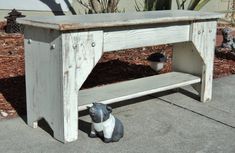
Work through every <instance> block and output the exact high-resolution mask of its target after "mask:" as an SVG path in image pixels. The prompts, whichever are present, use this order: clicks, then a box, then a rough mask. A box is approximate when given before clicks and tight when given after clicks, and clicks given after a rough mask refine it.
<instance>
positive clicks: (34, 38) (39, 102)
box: [24, 27, 64, 141]
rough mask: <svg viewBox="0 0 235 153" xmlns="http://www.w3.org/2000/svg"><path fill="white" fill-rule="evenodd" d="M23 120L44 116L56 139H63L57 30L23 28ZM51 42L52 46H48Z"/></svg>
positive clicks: (34, 123) (34, 120) (31, 122)
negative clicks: (24, 97)
mask: <svg viewBox="0 0 235 153" xmlns="http://www.w3.org/2000/svg"><path fill="white" fill-rule="evenodd" d="M24 32H25V43H24V44H25V62H26V63H25V68H26V75H25V77H26V95H27V123H28V125H29V126H31V127H33V128H36V127H37V122H38V120H40V119H42V118H44V119H45V120H46V121H47V123H48V124H49V125H50V127H51V128H52V129H53V131H54V136H55V138H56V139H58V140H60V141H63V140H64V131H63V127H62V126H63V125H64V121H63V118H64V113H63V98H62V96H63V95H62V90H63V89H62V86H61V84H62V80H61V74H62V61H61V57H62V54H61V50H62V47H61V46H62V44H61V36H60V33H59V31H55V30H49V29H43V28H35V27H26V28H25V31H24ZM52 46H53V47H52Z"/></svg>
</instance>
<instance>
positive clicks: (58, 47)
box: [25, 27, 103, 143]
mask: <svg viewBox="0 0 235 153" xmlns="http://www.w3.org/2000/svg"><path fill="white" fill-rule="evenodd" d="M102 41H103V32H102V31H101V32H100V31H98V32H73V33H64V34H61V33H60V32H58V31H56V30H48V29H44V28H35V27H26V28H25V61H26V64H25V66H26V95H27V123H28V125H29V126H31V127H33V128H36V127H37V122H38V121H39V120H40V119H45V120H46V122H47V123H48V125H49V126H50V128H51V129H52V130H53V133H54V138H55V139H57V140H59V141H61V142H63V143H66V142H71V141H75V140H77V137H78V98H79V97H78V91H79V89H80V87H81V86H82V84H83V83H84V81H85V80H86V78H87V76H88V75H89V73H90V72H91V71H92V69H93V67H94V66H95V64H96V63H97V62H98V60H99V59H100V57H101V55H102V49H103V47H102V45H103V42H102Z"/></svg>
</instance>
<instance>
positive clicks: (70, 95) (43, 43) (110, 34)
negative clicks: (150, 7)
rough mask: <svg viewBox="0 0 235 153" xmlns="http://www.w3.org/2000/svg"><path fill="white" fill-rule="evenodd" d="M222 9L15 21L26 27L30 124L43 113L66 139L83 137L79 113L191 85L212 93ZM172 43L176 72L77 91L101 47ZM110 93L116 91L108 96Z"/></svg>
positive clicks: (204, 93)
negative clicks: (93, 106)
mask: <svg viewBox="0 0 235 153" xmlns="http://www.w3.org/2000/svg"><path fill="white" fill-rule="evenodd" d="M220 17H222V15H221V14H215V13H205V12H193V11H158V12H154V11H153V12H138V13H120V14H93V15H78V16H57V17H27V18H21V19H18V20H17V21H18V23H21V24H24V25H25V31H24V32H25V60H26V63H25V65H26V90H27V118H28V119H27V122H28V125H29V126H31V127H34V128H36V127H37V121H38V120H40V119H42V118H44V119H45V120H46V121H47V122H48V124H49V125H50V127H51V128H52V130H53V132H54V137H55V138H56V139H58V140H60V141H62V142H64V143H65V142H71V141H74V140H76V139H77V137H78V110H84V109H86V106H87V105H89V104H91V103H92V102H103V103H106V104H108V103H113V102H117V101H122V100H126V99H130V98H135V97H139V96H143V95H148V94H152V93H155V92H159V91H164V90H169V89H173V88H178V87H182V86H186V85H191V84H192V85H193V86H194V87H195V89H196V90H197V91H198V92H199V94H200V97H201V101H202V102H207V101H210V100H211V97H212V75H213V73H212V71H213V58H214V46H215V36H216V26H217V19H218V18H220ZM169 43H170V44H173V70H174V72H171V73H167V74H162V75H157V76H152V77H146V78H142V79H137V80H132V81H127V82H121V83H117V84H112V85H107V86H103V87H96V88H92V89H87V90H81V91H79V89H80V87H81V86H82V84H83V83H84V81H85V80H86V78H87V77H88V75H89V74H90V72H91V71H92V69H93V68H94V66H95V65H96V64H97V62H98V60H99V59H100V58H101V56H102V54H103V53H104V52H108V51H113V50H120V49H127V48H135V47H141V46H151V45H159V44H169ZM109 93H112V94H109Z"/></svg>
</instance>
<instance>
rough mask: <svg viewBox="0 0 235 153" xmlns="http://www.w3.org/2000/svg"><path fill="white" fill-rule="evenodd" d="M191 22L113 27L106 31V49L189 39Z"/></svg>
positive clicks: (111, 49)
mask: <svg viewBox="0 0 235 153" xmlns="http://www.w3.org/2000/svg"><path fill="white" fill-rule="evenodd" d="M189 31H190V24H189V23H179V24H160V25H159V24H158V25H154V26H138V27H132V28H130V27H126V28H118V27H117V28H112V29H108V30H105V31H104V51H105V52H106V51H113V50H120V49H127V48H136V47H143V46H152V45H159V44H169V43H177V42H185V41H189V35H190V34H189Z"/></svg>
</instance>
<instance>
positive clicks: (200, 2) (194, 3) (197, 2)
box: [176, 0, 210, 11]
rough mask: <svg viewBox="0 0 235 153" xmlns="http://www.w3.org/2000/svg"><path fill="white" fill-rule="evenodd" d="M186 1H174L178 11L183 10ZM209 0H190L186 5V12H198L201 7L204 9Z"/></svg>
mask: <svg viewBox="0 0 235 153" xmlns="http://www.w3.org/2000/svg"><path fill="white" fill-rule="evenodd" d="M186 1H187V0H181V2H180V0H176V3H177V7H178V9H183V10H184V9H185V3H186ZM209 1H210V0H191V1H190V2H189V5H188V8H187V9H188V10H195V11H199V10H200V9H201V8H202V7H204V6H205V5H206V4H207V3H208V2H209Z"/></svg>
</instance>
